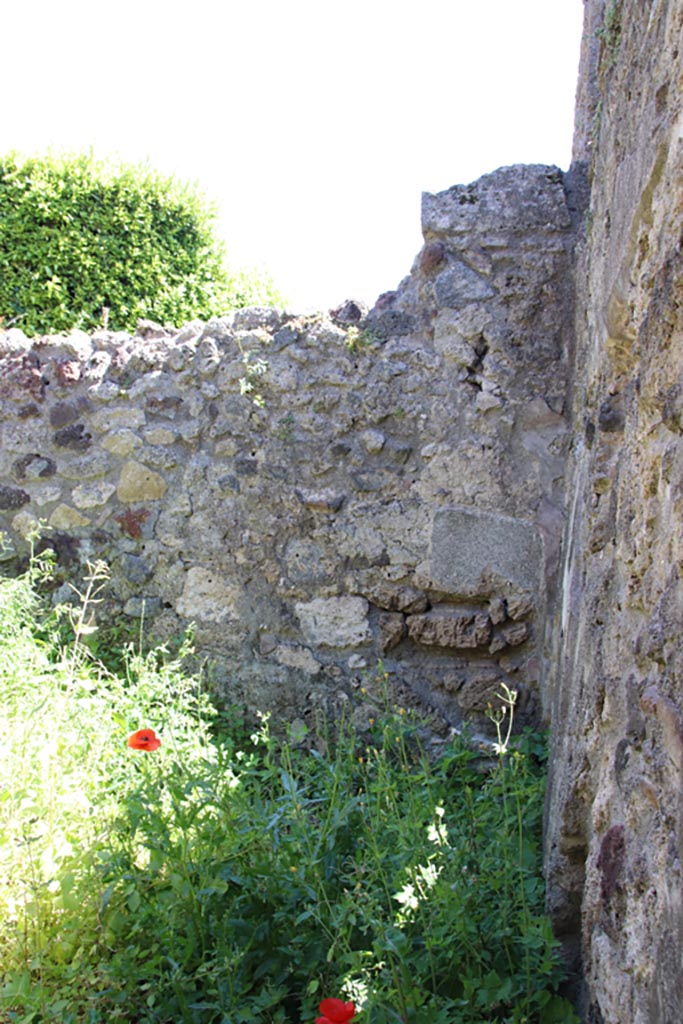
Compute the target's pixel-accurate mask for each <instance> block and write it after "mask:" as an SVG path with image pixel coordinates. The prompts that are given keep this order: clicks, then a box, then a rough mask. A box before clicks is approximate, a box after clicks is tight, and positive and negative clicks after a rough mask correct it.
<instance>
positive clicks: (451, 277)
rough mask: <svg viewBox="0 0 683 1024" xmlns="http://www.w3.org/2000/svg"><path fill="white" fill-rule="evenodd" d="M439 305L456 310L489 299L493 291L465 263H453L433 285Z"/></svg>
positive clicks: (489, 285) (487, 283)
mask: <svg viewBox="0 0 683 1024" xmlns="http://www.w3.org/2000/svg"><path fill="white" fill-rule="evenodd" d="M434 290H435V292H436V297H437V299H438V302H439V305H441V306H446V307H449V308H451V309H454V308H455V309H458V308H460V307H461V306H462V305H463V304H464V303H467V302H477V301H479V300H480V299H489V298H491V297H492V296H493V295H495V289H494V288H493V287H492V286H491V284H490V283H489V282H488V281H487V280H486V278H484V277H482V276H481V275H480V274H478V273H477V272H476V271H474V270H472V268H471V267H468V266H467V265H466V264H465V263H455V264H453V265H451V266H450V267H449V268H448V270H444V271H443V272H442V273H441V274H439V276H438V277H437V279H436V281H435V283H434Z"/></svg>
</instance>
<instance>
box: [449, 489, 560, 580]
mask: <svg viewBox="0 0 683 1024" xmlns="http://www.w3.org/2000/svg"><path fill="white" fill-rule="evenodd" d="M542 559H543V549H542V543H541V538H540V536H539V534H538V531H537V530H536V529H535V528H534V527H533V526H532V525H531V524H530V523H527V522H523V521H521V520H515V519H510V518H509V517H507V516H499V515H494V514H493V513H490V512H481V511H479V510H475V509H471V508H447V509H439V510H437V512H436V513H435V515H434V525H433V528H432V537H431V551H430V576H431V579H432V580H433V582H434V584H435V586H437V587H439V588H440V589H442V590H445V591H446V592H447V593H453V594H458V593H460V594H467V593H471V594H484V595H485V594H487V593H489V592H490V588H491V585H492V581H500V582H508V583H511V584H513V585H515V586H518V587H524V588H525V589H526V588H534V589H536V590H537V589H538V588H539V586H540V580H541V570H542Z"/></svg>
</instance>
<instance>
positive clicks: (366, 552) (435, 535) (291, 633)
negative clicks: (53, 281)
mask: <svg viewBox="0 0 683 1024" xmlns="http://www.w3.org/2000/svg"><path fill="white" fill-rule="evenodd" d="M423 220H424V234H425V245H424V248H423V250H422V251H421V253H420V254H419V255H418V257H417V259H416V262H415V266H414V268H413V270H412V272H411V274H410V275H409V276H408V277H407V278H406V280H405V281H404V282H403V283H402V284H401V286H400V287H399V288H398V290H397V291H396V292H395V293H390V294H387V295H384V296H382V297H381V299H380V300H379V302H378V303H377V306H376V307H375V309H374V310H372V311H371V312H370V313H369V314H368V315H367V316H365V311H363V310H361V309H360V308H359V307H358V306H357V305H355V304H354V303H347V304H345V306H344V307H342V308H340V309H339V310H338V311H336V313H335V314H333V315H332V316H313V317H300V316H295V315H293V314H290V313H283V312H278V311H274V310H244V311H240V312H238V313H236V314H234V315H233V316H231V317H226V318H223V319H219V320H215V321H212V322H210V323H207V324H204V323H193V324H188V325H186V326H185V327H183V328H182V329H181V330H167V329H164V328H161V327H158V326H156V325H153V324H141V325H140V328H139V331H138V333H137V335H136V336H135V337H129V336H127V335H117V334H109V333H106V332H100V333H99V334H97V335H95V336H93V337H86V336H84V335H78V334H75V335H72V336H71V337H70V338H66V339H64V338H50V337H48V338H42V339H34V340H28V339H26V338H24V337H23V335H22V334H21V332H20V331H18V330H17V329H14V330H11V331H9V332H7V333H6V334H5V335H4V336H2V337H1V338H0V343H1V346H2V362H1V365H0V392H1V394H2V422H1V429H2V450H1V452H0V476H1V478H2V484H1V486H0V527H1V528H2V529H3V530H4V531H5V532H6V534H7V537H8V540H7V543H6V546H5V549H4V557H5V559H6V562H7V564H8V567H9V568H10V569H11V568H13V567H16V565H17V564H18V563H19V561H20V559H21V557H22V556H23V555H25V552H26V541H25V537H26V536H27V534H28V533H29V532H30V530H31V529H32V528H34V527H35V525H36V523H37V521H39V520H42V521H44V522H45V523H47V526H48V530H47V532H46V534H45V537H46V541H47V542H48V543H49V544H51V545H52V546H53V547H54V548H55V549H56V551H57V553H58V556H59V560H60V567H61V570H60V571H61V572H62V573H64V574H65V576H66V575H67V574H78V573H79V572H81V571H82V567H83V565H84V563H85V562H86V561H87V560H88V559H90V560H92V559H94V558H96V557H98V558H103V559H105V560H106V561H107V562H108V564H109V565H110V566H111V570H112V581H111V584H110V586H109V588H108V591H107V596H106V603H105V604H104V605H102V606H101V608H100V612H99V614H100V619H101V620H102V621H103V622H104V623H106V622H111V621H113V620H114V619H116V618H120V617H121V616H123V618H124V620H127V621H129V622H130V623H131V624H132V625H139V619H140V616H141V615H142V614H143V613H144V619H145V628H146V630H148V631H149V632H150V633H151V634H152V635H153V636H156V637H157V638H160V639H166V638H168V637H170V636H172V635H175V634H177V633H178V632H179V631H181V630H182V628H184V627H185V626H186V625H187V624H188V623H189V622H194V623H195V625H196V643H197V647H198V650H199V652H200V653H201V654H202V655H205V656H206V657H207V659H208V661H209V663H210V665H211V671H212V674H213V678H214V680H215V682H216V685H218V686H219V687H220V688H221V689H222V690H223V692H224V694H225V695H226V697H227V698H228V700H230V701H233V702H235V703H237V704H239V705H242V706H244V707H246V708H247V709H251V710H256V709H259V708H269V709H271V710H272V711H273V712H274V713H275V715H276V716H277V717H281V718H286V719H292V718H293V717H295V716H299V717H303V718H304V719H306V718H307V717H309V716H312V715H313V714H314V712H315V710H316V709H317V708H318V707H319V706H321V705H322V706H326V705H328V704H329V703H330V702H332V703H335V702H338V701H340V700H347V699H348V697H349V695H352V694H353V689H354V686H356V685H358V682H359V680H360V679H362V677H363V673H364V672H366V671H367V672H372V671H373V669H374V666H375V665H376V663H377V661H378V659H380V658H382V659H383V660H384V663H385V666H386V668H387V670H388V671H389V673H390V678H391V680H392V684H393V685H394V686H395V688H396V691H397V692H398V693H400V695H401V699H402V701H404V702H405V703H410V702H411V701H412V702H415V703H422V704H428V705H431V706H433V707H435V708H436V709H438V711H439V713H440V716H441V717H442V719H443V721H444V722H445V723H448V724H450V725H453V726H457V725H459V723H460V722H461V721H462V719H463V718H465V717H466V718H470V719H473V720H474V721H475V723H476V724H477V725H484V724H485V718H484V712H485V710H486V707H487V704H488V702H489V701H490V700H491V699H492V698H493V697H494V695H495V693H496V692H498V691H499V690H500V684H501V681H504V682H507V683H508V684H509V685H510V686H513V687H514V688H516V689H518V690H519V694H520V721H524V720H528V721H534V720H538V718H539V716H540V714H541V703H542V702H541V698H540V689H541V688H540V683H539V681H540V679H541V677H542V670H543V622H544V616H545V604H546V600H547V597H548V594H549V593H551V592H552V590H553V587H554V586H555V584H556V574H557V566H558V552H559V537H560V532H561V522H562V520H561V495H562V478H563V469H564V455H565V444H566V437H567V430H566V421H565V418H564V412H565V410H564V402H565V388H566V373H565V369H566V360H565V351H566V348H567V336H566V326H565V325H566V323H567V322H568V319H569V318H568V317H567V316H566V315H562V314H561V313H560V310H561V309H563V308H564V309H565V310H566V308H567V303H568V301H569V298H570V291H569V284H570V263H569V256H570V248H571V223H570V216H569V212H568V207H567V202H566V195H565V187H564V181H563V176H562V174H561V173H560V172H559V171H558V170H557V169H556V168H550V167H540V166H539V167H517V168H504V169H502V170H500V171H497V172H495V173H494V174H491V175H488V176H486V177H485V178H482V179H481V180H480V181H478V182H476V183H474V184H473V185H470V186H466V187H456V188H453V189H450V190H448V191H447V192H445V193H442V194H440V195H433V196H432V195H430V196H426V197H425V200H424V214H423ZM255 399H256V401H255ZM68 594H69V591H68V588H66V587H62V588H61V589H60V590H58V592H57V594H56V597H57V598H58V599H63V598H65V597H68ZM364 707H365V712H364V713H365V714H372V709H371V707H370V706H369V705H368V704H367V703H366V704H365V705H364Z"/></svg>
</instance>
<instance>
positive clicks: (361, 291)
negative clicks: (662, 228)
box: [0, 0, 583, 310]
mask: <svg viewBox="0 0 683 1024" xmlns="http://www.w3.org/2000/svg"><path fill="white" fill-rule="evenodd" d="M582 17H583V2H582V0H412V2H410V3H409V2H407V0H337V2H336V3H334V4H333V3H329V2H325V0H239V2H236V0H192V2H190V3H187V2H186V3H184V4H182V5H180V4H177V5H174V3H173V0H163V2H161V0H135V2H131V0H117V2H115V3H111V2H106V0H105V2H100V3H97V2H95V0H59V2H58V0H32V2H30V3H29V2H22V0H4V2H3V3H2V12H1V13H0V37H1V38H2V41H3V46H2V58H1V61H0V67H1V69H2V91H1V93H0V97H1V98H0V153H3V152H6V151H8V150H10V149H18V150H20V151H22V152H28V153H41V152H44V151H45V150H46V149H47V148H48V147H52V148H53V149H58V150H59V149H67V150H72V151H73V150H84V149H89V148H91V147H92V148H93V149H94V151H95V153H96V154H97V155H98V156H110V155H111V156H115V157H119V158H121V159H123V160H126V161H131V162H138V161H148V162H149V163H150V164H151V166H152V167H153V168H155V169H157V170H159V171H161V172H164V173H170V174H175V175H177V176H178V177H180V178H182V179H184V180H189V181H193V182H197V183H198V184H199V186H200V188H201V189H202V190H203V191H204V192H205V193H206V194H207V195H208V196H209V198H211V199H213V200H215V201H216V202H217V204H218V205H219V208H220V215H221V232H222V233H223V234H224V235H225V238H226V241H227V243H228V251H229V255H230V257H231V261H232V262H233V263H234V264H236V265H249V266H261V267H264V268H266V269H268V270H270V272H271V273H272V275H273V277H274V278H275V282H276V284H277V285H278V286H279V288H280V289H281V290H282V291H284V292H285V294H286V295H287V296H288V297H289V299H290V305H291V306H292V307H293V308H296V309H298V310H304V309H307V308H327V307H329V306H332V305H336V304H338V303H340V302H341V301H343V300H344V299H345V298H351V297H353V298H357V299H363V300H365V301H366V302H368V303H370V304H371V303H372V302H374V300H375V298H376V297H377V295H378V294H379V293H380V292H382V291H386V290H388V289H391V288H395V287H396V285H397V284H398V283H399V281H400V280H401V278H403V277H404V276H405V275H406V274H407V273H408V271H409V270H410V267H411V264H412V261H413V258H414V256H415V255H416V253H417V252H418V250H419V248H420V246H421V244H422V243H421V233H420V196H421V193H422V191H439V190H441V189H445V188H448V187H449V186H451V185H454V184H457V183H464V182H468V181H472V180H474V179H475V178H477V177H478V176H479V175H481V174H484V173H486V172H488V171H491V170H494V169H495V168H496V167H500V166H502V165H505V164H511V163H555V164H559V165H560V166H561V167H562V168H566V167H567V166H568V164H569V160H570V154H571V135H572V127H573V107H574V92H575V85H576V76H577V69H578V59H579V43H580V31H581V21H582Z"/></svg>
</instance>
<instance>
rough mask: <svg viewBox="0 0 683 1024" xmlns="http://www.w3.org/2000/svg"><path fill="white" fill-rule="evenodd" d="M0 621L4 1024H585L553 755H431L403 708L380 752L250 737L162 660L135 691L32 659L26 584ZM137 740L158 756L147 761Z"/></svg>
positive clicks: (350, 737)
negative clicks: (562, 953) (564, 916)
mask: <svg viewBox="0 0 683 1024" xmlns="http://www.w3.org/2000/svg"><path fill="white" fill-rule="evenodd" d="M92 576H93V578H94V580H93V579H91V581H90V582H89V584H88V587H87V588H86V589H85V590H84V594H85V595H86V597H87V596H88V595H92V594H95V593H96V591H97V586H98V585H99V584H98V583H97V571H96V572H94V573H93V574H92ZM0 608H2V609H3V610H4V611H5V613H6V617H7V621H8V622H9V623H10V624H11V626H10V628H8V629H7V630H5V631H0V675H1V677H2V678H1V679H0V710H1V713H2V715H3V718H4V723H5V727H4V729H3V732H2V737H1V742H2V745H3V750H2V757H1V758H0V963H2V964H3V968H2V970H4V974H2V973H0V1017H1V1016H2V1010H3V1009H4V1010H6V1011H8V1012H10V1013H11V1017H10V1019H12V1020H13V1021H16V1022H17V1024H29V1022H30V1021H38V1020H40V1021H43V1022H45V1021H55V1022H60V1024H80V1022H87V1024H105V1022H107V1024H109V1022H111V1021H121V1022H128V1024H185V1022H186V1024H294V1022H297V1024H298V1022H299V1021H302V1022H305V1021H311V1022H312V1021H313V1020H314V1019H315V1016H316V1007H317V1005H318V1003H319V1001H320V1000H321V999H323V998H325V997H328V996H334V997H338V996H342V995H343V997H344V998H346V999H349V1000H353V1001H354V1003H355V1004H356V1007H357V1008H358V1011H359V1020H360V1021H362V1022H367V1024H390V1022H391V1024H395V1022H397V1021H400V1022H404V1024H407V1022H415V1024H485V1022H493V1021H497V1022H510V1024H522V1022H523V1021H526V1022H528V1024H552V1022H556V1024H570V1022H572V1021H575V1020H576V1018H575V1017H574V1015H573V1012H572V1010H571V1008H570V1006H569V1005H568V1004H567V1003H566V1002H565V1001H564V1000H563V999H561V998H560V997H559V996H558V995H557V994H556V987H557V984H558V982H559V981H560V980H561V976H562V972H561V969H560V964H559V959H558V954H557V949H556V943H555V941H554V940H553V937H552V935H551V932H550V926H549V923H548V921H547V919H546V918H545V917H544V915H543V882H542V877H541V863H540V839H541V836H540V823H541V813H542V805H543V785H544V767H543V760H544V745H543V742H542V739H541V738H540V737H535V736H528V737H525V738H523V739H522V740H520V741H518V743H517V745H516V746H513V747H511V748H510V749H509V751H508V752H507V753H505V752H504V749H503V748H504V747H505V746H506V744H505V743H504V744H502V745H501V751H500V753H499V754H498V755H495V754H493V755H491V756H489V757H482V755H481V754H480V753H477V752H474V751H473V750H472V749H470V747H468V746H467V745H466V744H465V743H463V742H461V741H459V740H457V739H456V740H454V741H453V742H451V743H449V744H447V745H446V747H445V749H444V751H443V753H442V754H441V755H440V756H438V757H436V758H432V759H430V758H428V757H427V756H426V755H425V754H424V753H423V751H422V749H421V747H420V743H419V740H418V735H419V723H418V722H416V721H414V720H412V719H411V718H410V716H409V715H406V714H404V713H402V711H401V710H400V709H399V710H391V709H388V710H387V713H386V715H385V716H384V718H383V719H382V720H381V721H378V722H375V723H373V726H372V729H373V731H372V734H371V735H365V736H359V735H358V734H357V733H356V732H354V730H353V729H352V728H351V726H350V725H349V724H348V723H345V722H341V723H339V724H338V727H337V729H336V730H335V734H334V735H330V734H328V733H327V731H326V729H325V727H324V725H321V729H320V732H319V734H318V736H317V737H316V738H315V742H314V743H312V744H311V745H310V746H308V745H306V744H304V743H302V739H305V737H302V736H301V735H300V734H299V735H298V736H297V737H295V741H293V742H292V743H288V742H277V741H276V740H275V739H274V738H273V736H272V735H271V734H270V731H269V727H268V720H267V716H263V718H262V722H261V726H260V728H259V729H258V730H257V731H256V732H254V733H253V734H252V735H251V737H250V738H249V737H247V738H244V737H242V738H240V737H238V736H237V735H236V733H235V730H234V724H232V723H233V721H234V719H235V715H233V714H231V715H226V716H222V715H221V714H219V713H218V712H217V711H216V709H215V708H214V707H213V706H212V703H211V701H210V700H209V698H208V696H207V694H205V693H204V692H202V689H201V686H200V684H199V683H198V682H197V681H196V680H193V679H191V678H188V677H187V676H186V675H185V674H184V673H183V671H182V666H181V663H180V662H179V661H177V660H169V659H168V658H167V657H165V656H164V653H163V651H157V652H154V653H153V654H151V655H149V656H147V657H142V656H141V655H139V654H137V653H135V651H134V650H132V649H129V652H128V659H127V664H128V668H127V673H126V676H125V677H124V678H121V677H118V676H115V675H112V674H109V673H108V672H106V671H104V670H103V669H102V668H101V667H98V666H97V664H96V663H93V662H92V659H91V657H90V655H89V654H88V653H87V652H85V651H83V650H81V648H80V645H76V646H75V647H73V648H72V649H71V650H64V649H61V648H60V642H59V641H58V640H55V641H54V642H53V643H50V642H49V637H50V635H51V633H50V631H51V628H52V627H51V625H50V622H49V621H48V622H47V623H46V622H43V624H42V626H41V637H42V639H41V640H40V641H36V640H32V638H31V632H30V622H31V618H32V617H35V616H36V613H37V606H36V602H35V598H34V596H33V592H32V588H31V586H30V581H29V580H23V581H6V582H4V583H2V584H0ZM73 621H74V623H75V626H76V629H77V630H78V629H79V624H81V625H82V623H83V622H84V621H85V619H84V617H83V616H80V617H79V616H74V617H73ZM59 635H60V634H59V633H58V632H57V631H55V632H54V636H55V637H58V636H59ZM17 645H19V649H17ZM228 721H229V722H230V723H231V724H230V728H229V729H228V727H227V726H226V722H228ZM141 727H147V728H154V729H156V730H157V731H158V732H159V734H160V736H161V739H162V746H161V747H160V749H158V750H155V751H153V752H152V751H151V750H150V751H147V750H131V749H130V748H129V747H127V745H126V737H127V736H128V735H129V734H130V733H131V732H133V731H134V730H138V729H139V728H141Z"/></svg>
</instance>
